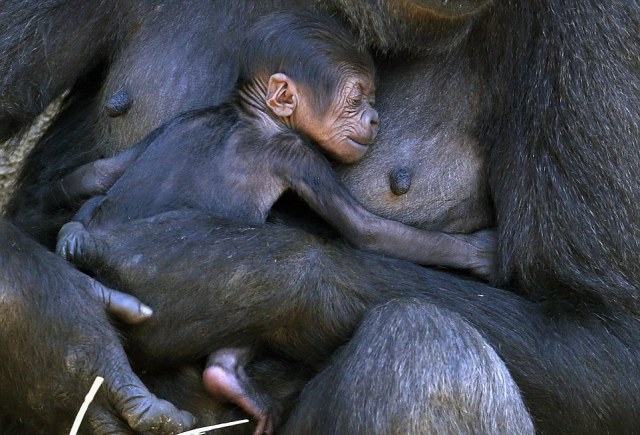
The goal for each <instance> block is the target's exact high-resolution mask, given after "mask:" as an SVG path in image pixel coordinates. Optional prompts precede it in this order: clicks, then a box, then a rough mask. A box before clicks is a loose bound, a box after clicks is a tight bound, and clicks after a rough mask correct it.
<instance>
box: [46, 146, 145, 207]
mask: <svg viewBox="0 0 640 435" xmlns="http://www.w3.org/2000/svg"><path fill="white" fill-rule="evenodd" d="M141 150H142V148H141V147H133V148H130V149H128V150H127V151H124V152H122V153H120V154H117V155H115V156H113V157H109V158H106V159H100V160H96V161H93V162H90V163H86V164H84V165H82V166H80V167H78V168H76V169H75V170H73V171H72V172H71V173H69V174H67V175H65V176H64V177H63V178H62V179H61V180H59V181H58V182H57V183H55V185H54V186H53V187H52V189H51V191H50V193H49V198H50V202H51V203H52V204H58V205H65V204H70V203H75V202H78V201H80V200H83V199H85V198H88V197H91V196H95V195H101V194H104V193H105V192H107V191H108V190H109V189H110V188H111V186H113V184H114V183H115V182H116V181H117V180H118V178H120V177H121V176H122V174H123V173H124V171H125V170H126V169H127V168H128V167H129V165H130V164H131V163H132V162H133V161H134V160H135V159H137V158H138V156H139V155H140V152H141Z"/></svg>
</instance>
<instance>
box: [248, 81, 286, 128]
mask: <svg viewBox="0 0 640 435" xmlns="http://www.w3.org/2000/svg"><path fill="white" fill-rule="evenodd" d="M266 101H267V84H266V83H265V82H264V81H263V80H258V79H256V80H252V81H251V82H249V83H247V84H245V85H244V86H242V87H241V88H240V89H238V96H237V105H238V107H239V109H240V112H241V113H243V114H245V115H247V116H248V117H249V118H250V119H252V120H255V121H257V122H258V123H259V124H261V125H262V126H263V127H266V129H268V130H272V131H274V132H276V131H282V130H291V129H293V126H292V124H291V120H290V119H289V118H282V117H279V116H277V115H276V114H274V113H273V111H272V110H271V109H270V108H269V107H268V106H267V103H266Z"/></svg>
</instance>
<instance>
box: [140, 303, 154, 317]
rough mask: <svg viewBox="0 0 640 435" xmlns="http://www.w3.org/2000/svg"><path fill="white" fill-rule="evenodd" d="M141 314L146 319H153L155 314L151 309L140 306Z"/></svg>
mask: <svg viewBox="0 0 640 435" xmlns="http://www.w3.org/2000/svg"><path fill="white" fill-rule="evenodd" d="M140 312H141V313H142V315H143V316H144V317H151V315H152V314H153V310H152V309H151V307H148V306H146V305H140Z"/></svg>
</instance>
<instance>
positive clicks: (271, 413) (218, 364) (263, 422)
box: [202, 347, 278, 435]
mask: <svg viewBox="0 0 640 435" xmlns="http://www.w3.org/2000/svg"><path fill="white" fill-rule="evenodd" d="M252 355H253V352H252V351H251V349H250V348H248V347H244V348H225V349H221V350H218V351H217V352H214V353H213V354H211V355H210V356H209V359H208V361H207V368H206V369H205V371H204V373H203V376H202V379H203V382H204V386H205V389H206V390H207V392H208V393H209V394H211V395H212V396H214V397H216V398H218V399H220V400H223V401H226V402H231V403H233V404H235V405H237V406H239V407H240V408H241V409H242V410H244V411H245V412H246V413H247V414H249V415H250V416H251V417H253V418H254V419H255V420H256V421H257V425H256V429H255V432H254V435H262V434H273V431H274V427H275V425H276V422H277V420H278V419H277V414H278V413H277V412H275V409H274V406H273V405H274V404H273V400H271V399H270V398H269V397H268V396H267V395H266V394H264V393H262V392H260V391H259V390H258V388H257V387H256V386H255V385H254V384H253V382H252V381H251V379H250V378H249V377H248V376H247V374H246V372H245V370H244V365H245V364H246V362H248V360H249V358H250V357H251V356H252Z"/></svg>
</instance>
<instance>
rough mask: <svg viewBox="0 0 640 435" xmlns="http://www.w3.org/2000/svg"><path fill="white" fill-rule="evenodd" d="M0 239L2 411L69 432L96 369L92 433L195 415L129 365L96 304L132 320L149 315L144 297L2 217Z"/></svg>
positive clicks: (162, 424)
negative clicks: (83, 269) (115, 286)
mask: <svg viewBox="0 0 640 435" xmlns="http://www.w3.org/2000/svg"><path fill="white" fill-rule="evenodd" d="M0 240H1V241H2V244H1V245H0V325H1V327H0V354H2V356H3V361H2V364H1V365H0V392H1V395H2V398H3V400H2V401H1V403H0V411H8V412H10V413H11V414H12V415H17V416H18V417H20V418H21V419H22V420H23V421H24V422H26V424H32V425H34V426H35V427H34V429H36V430H41V431H43V432H47V433H64V432H67V431H68V430H69V428H70V427H71V422H72V421H73V418H74V416H75V414H76V412H77V411H78V409H79V408H80V405H81V404H82V400H83V397H84V395H85V394H86V393H87V392H88V390H89V387H90V385H91V383H92V382H93V380H94V379H95V377H96V376H102V377H103V378H104V379H105V382H104V384H103V387H102V388H101V390H100V391H99V393H98V396H97V397H96V400H95V401H94V402H93V403H92V404H91V406H90V408H89V411H88V413H87V416H86V417H85V422H84V425H85V427H87V426H88V427H90V432H92V433H94V434H106V433H127V432H130V431H131V430H132V429H133V430H135V431H139V432H153V433H175V432H180V431H183V430H187V429H189V428H190V427H191V426H192V425H193V424H194V419H193V417H192V416H191V415H190V414H188V413H187V412H184V411H179V410H177V409H176V408H175V407H174V406H173V405H171V404H170V403H168V402H166V401H164V400H161V399H158V398H157V397H155V396H154V395H153V394H151V393H150V392H149V391H148V390H147V388H146V387H145V386H144V385H143V384H142V382H141V381H140V379H139V378H138V377H137V376H136V375H135V374H134V373H133V371H132V370H131V367H130V366H129V363H128V361H127V357H126V355H125V353H124V350H123V348H122V345H121V344H120V341H119V339H118V335H117V333H116V331H115V330H114V329H113V327H112V326H111V325H110V323H109V321H108V319H107V316H106V315H105V312H104V311H105V310H104V307H103V305H102V303H105V304H106V305H107V307H108V309H109V310H110V311H112V312H115V313H117V314H118V315H120V317H123V318H124V319H125V320H129V321H134V322H135V321H140V320H143V319H144V318H145V317H146V316H148V314H149V313H148V312H147V310H146V308H145V307H144V305H142V304H140V303H139V302H138V301H137V300H136V299H135V298H132V297H130V296H127V295H124V294H122V293H119V292H114V291H113V290H110V289H107V288H105V287H103V286H101V285H100V284H99V283H97V282H95V281H93V280H91V279H90V278H88V277H87V276H85V275H83V274H82V273H80V272H78V271H77V270H75V269H73V268H72V267H71V266H70V265H69V264H68V263H67V262H65V261H64V260H63V259H61V258H59V257H57V256H55V255H54V254H52V253H50V252H48V251H46V250H45V249H44V248H42V247H41V246H40V245H38V244H37V243H35V242H34V241H32V240H30V239H29V238H27V237H26V236H24V235H23V234H22V233H20V232H19V231H18V230H17V229H16V228H15V227H14V226H13V225H11V224H9V223H8V222H6V221H3V220H0ZM96 294H97V295H98V296H99V298H96V297H95V296H96ZM15 404H20V405H21V406H20V407H19V408H18V409H14V408H13V407H15V406H16V405H15ZM3 407H7V409H3Z"/></svg>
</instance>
